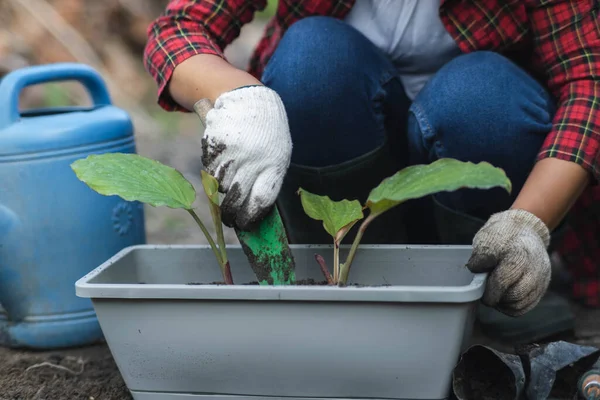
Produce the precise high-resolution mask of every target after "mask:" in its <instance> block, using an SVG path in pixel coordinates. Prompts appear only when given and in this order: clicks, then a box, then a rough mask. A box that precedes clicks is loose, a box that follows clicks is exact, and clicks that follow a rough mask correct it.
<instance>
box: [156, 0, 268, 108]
mask: <svg viewBox="0 0 600 400" xmlns="http://www.w3.org/2000/svg"><path fill="white" fill-rule="evenodd" d="M265 6H266V0H171V1H169V3H168V5H167V7H166V10H165V12H164V13H163V14H162V15H161V16H160V17H158V18H157V19H156V20H154V21H153V22H152V23H151V24H150V26H149V27H148V41H147V43H146V47H145V49H144V66H145V68H146V70H147V71H148V73H149V74H150V75H151V76H152V78H154V80H155V81H156V83H157V85H158V104H159V105H160V106H161V107H162V108H163V109H165V110H167V111H174V110H177V111H186V110H185V109H184V108H183V107H181V106H179V105H178V104H177V103H176V102H175V101H174V100H173V99H172V98H171V96H170V95H169V93H168V91H167V90H165V88H166V85H167V83H168V82H169V79H170V78H171V75H172V73H173V70H174V69H175V67H176V66H177V65H178V64H180V63H181V62H183V61H184V60H186V59H188V58H189V57H191V56H193V55H196V54H214V55H218V56H220V57H222V58H225V57H224V54H223V51H224V49H225V47H226V46H227V45H228V44H229V43H231V42H232V41H233V40H234V39H235V38H236V37H238V36H239V34H240V29H241V28H242V26H243V25H244V24H246V23H248V22H250V21H251V20H252V18H253V16H254V13H255V12H256V11H257V10H263V9H264V8H265Z"/></svg>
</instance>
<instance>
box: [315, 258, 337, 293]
mask: <svg viewBox="0 0 600 400" xmlns="http://www.w3.org/2000/svg"><path fill="white" fill-rule="evenodd" d="M315 260H317V263H318V264H319V267H321V272H322V273H323V275H325V279H327V284H329V285H333V278H332V277H331V274H330V273H329V269H328V268H327V263H326V262H325V259H324V258H323V257H322V256H321V255H320V254H315Z"/></svg>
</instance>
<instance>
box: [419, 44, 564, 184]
mask: <svg viewBox="0 0 600 400" xmlns="http://www.w3.org/2000/svg"><path fill="white" fill-rule="evenodd" d="M553 113H554V105H553V103H552V99H551V96H550V95H549V94H548V92H547V91H546V90H545V89H544V88H543V87H542V86H541V85H540V84H539V83H538V82H537V81H536V80H534V79H533V78H532V77H530V76H529V75H528V74H527V73H526V72H525V71H523V70H522V69H520V68H519V67H518V66H516V65H515V64H514V63H512V62H511V61H510V60H508V59H507V58H505V57H503V56H501V55H499V54H497V53H492V52H476V53H472V54H467V55H462V56H460V57H458V58H456V59H455V60H453V61H451V62H450V63H448V64H447V65H446V66H444V67H443V68H442V69H441V70H440V71H439V72H438V73H437V74H436V75H435V76H434V77H433V78H432V79H431V80H430V82H428V84H427V85H426V86H425V87H424V88H423V90H422V91H421V93H419V95H418V96H417V98H416V99H415V101H414V103H413V104H412V106H411V115H410V121H411V127H410V129H409V130H410V135H411V136H412V137H411V143H412V150H414V152H415V153H417V154H420V157H421V158H423V157H426V158H427V161H433V160H434V159H437V158H441V157H452V158H457V159H461V160H464V161H473V162H479V161H488V162H491V163H493V164H495V165H497V166H501V167H502V168H506V170H507V173H509V175H512V178H514V179H517V180H519V181H522V180H523V179H524V177H525V176H526V175H527V172H528V170H529V169H530V168H531V166H532V165H533V163H534V161H535V157H536V155H537V152H538V151H539V148H540V147H541V145H542V143H543V140H544V138H545V136H546V135H547V134H548V132H549V131H550V129H551V127H552V118H553Z"/></svg>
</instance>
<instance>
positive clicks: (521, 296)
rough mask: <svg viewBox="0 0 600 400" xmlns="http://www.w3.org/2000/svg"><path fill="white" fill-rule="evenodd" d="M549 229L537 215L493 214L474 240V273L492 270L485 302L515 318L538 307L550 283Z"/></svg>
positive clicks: (470, 263)
mask: <svg viewBox="0 0 600 400" xmlns="http://www.w3.org/2000/svg"><path fill="white" fill-rule="evenodd" d="M549 243H550V232H549V230H548V228H547V227H546V225H545V224H544V223H543V222H542V221H541V220H540V219H539V218H538V217H536V216H535V215H533V214H531V213H529V212H527V211H525V210H508V211H503V212H500V213H497V214H494V215H492V216H491V217H490V218H489V220H488V221H487V222H486V224H485V225H484V226H483V227H482V228H481V229H480V230H479V232H477V234H476V235H475V237H474V239H473V252H472V255H471V258H470V259H469V261H468V263H467V267H468V268H469V270H471V272H474V273H480V272H489V275H488V278H487V283H486V289H485V293H484V295H483V298H482V302H483V304H485V305H487V306H489V307H493V308H495V309H497V310H498V311H500V312H502V313H504V314H506V315H509V316H513V317H517V316H520V315H523V314H525V313H526V312H528V311H529V310H531V309H532V308H533V307H535V306H536V305H537V304H538V302H539V301H540V299H541V298H542V296H543V295H544V294H545V292H546V290H547V289H548V285H549V284H550V276H551V269H550V257H549V255H548V252H547V248H548V245H549Z"/></svg>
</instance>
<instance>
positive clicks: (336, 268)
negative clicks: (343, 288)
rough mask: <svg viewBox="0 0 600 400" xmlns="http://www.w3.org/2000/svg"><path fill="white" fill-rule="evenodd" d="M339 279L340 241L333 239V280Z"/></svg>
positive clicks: (336, 281)
mask: <svg viewBox="0 0 600 400" xmlns="http://www.w3.org/2000/svg"><path fill="white" fill-rule="evenodd" d="M339 279H340V242H338V241H337V240H334V241H333V281H334V282H335V283H338V281H339Z"/></svg>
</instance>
